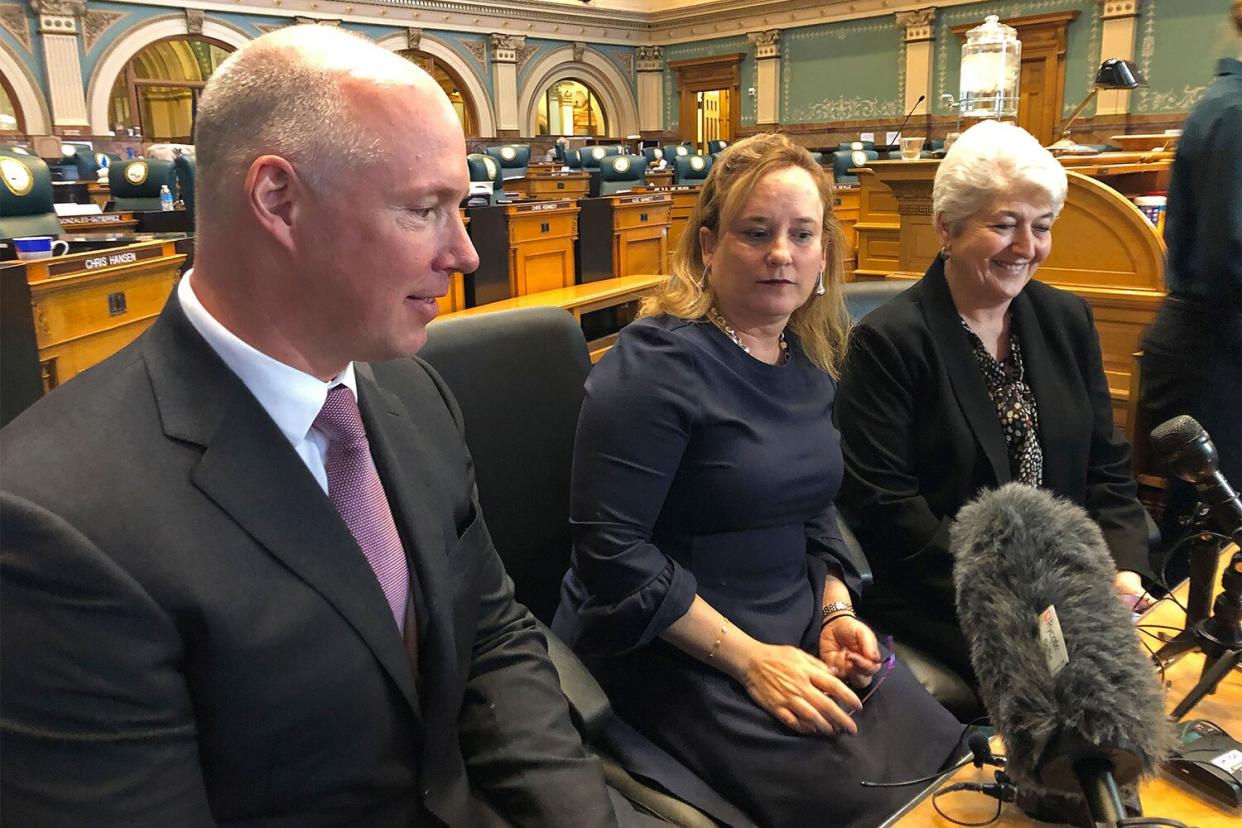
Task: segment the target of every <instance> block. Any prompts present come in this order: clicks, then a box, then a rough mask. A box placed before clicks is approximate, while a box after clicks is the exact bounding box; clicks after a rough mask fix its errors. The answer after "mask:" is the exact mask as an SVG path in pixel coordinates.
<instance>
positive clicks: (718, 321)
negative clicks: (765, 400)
mask: <svg viewBox="0 0 1242 828" xmlns="http://www.w3.org/2000/svg"><path fill="white" fill-rule="evenodd" d="M707 318H708V321H710V322H711V323H712V324H713V325H715V326H716V327H717V328H719V329H720V332H721V333H723V334H724V335H725V336H727V337H729V339H731V340H733V344H734V345H736V346H737V347H739V348H741V349H742V350H743V351H744V352H746V353H748V354H749V353H750V348H749V346H747V345H746V344H745V343H744V342H742V340H741V338H740V337H739V336H738V335H737V331H735V330H733V326H732V325H730V324H729V322H728V320H726V319H725V318H724V315H723V314H722V313H721V312H720V311H718V310H716V306H715V305H712V306H711V307H710V308H708V309H707ZM779 342H780V347H781V352H780V359H778V360H777V362H776V364H777V365H784V364H785V363H786V362H788V361H789V343H788V342H786V341H785V332H784V331H783V330H782V331H781V335H780V340H779Z"/></svg>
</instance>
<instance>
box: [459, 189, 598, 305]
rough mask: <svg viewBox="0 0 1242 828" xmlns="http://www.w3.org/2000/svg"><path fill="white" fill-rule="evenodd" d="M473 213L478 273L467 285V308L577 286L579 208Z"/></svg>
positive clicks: (497, 208)
mask: <svg viewBox="0 0 1242 828" xmlns="http://www.w3.org/2000/svg"><path fill="white" fill-rule="evenodd" d="M468 212H469V215H470V235H471V238H472V239H473V240H474V246H475V249H476V250H477V251H478V253H479V269H478V270H476V271H475V272H474V273H473V274H471V275H470V276H469V277H467V279H466V304H467V306H469V307H473V306H474V305H484V304H487V303H489V302H497V301H500V300H502V299H509V298H510V297H513V296H523V295H525V294H527V293H539V292H541V291H545V290H551V289H553V288H559V287H568V286H569V285H572V284H573V283H574V272H575V267H574V255H575V251H574V241H575V240H576V239H577V238H578V205H577V204H576V203H575V202H573V201H570V200H568V199H561V200H557V201H531V202H527V203H523V204H497V205H492V206H487V207H471V208H470V209H469V211H468Z"/></svg>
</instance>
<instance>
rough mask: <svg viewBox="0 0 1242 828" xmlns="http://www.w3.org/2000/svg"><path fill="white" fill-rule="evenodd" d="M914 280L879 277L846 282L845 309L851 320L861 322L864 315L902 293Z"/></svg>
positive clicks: (844, 286)
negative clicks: (863, 280) (864, 280)
mask: <svg viewBox="0 0 1242 828" xmlns="http://www.w3.org/2000/svg"><path fill="white" fill-rule="evenodd" d="M913 284H914V282H913V281H911V280H909V279H878V280H874V281H866V282H846V283H845V284H844V285H842V286H841V292H842V293H843V294H844V296H845V309H846V311H847V312H848V313H849V315H850V321H851V322H855V323H857V322H859V321H861V320H862V318H863V317H864V316H866V315H867V314H869V313H871V312H872V311H873V310H875V309H876V308H878V307H879V306H880V305H883V304H884V303H885V302H887V301H888V300H890V299H892V298H893V297H894V296H897V295H899V294H901V293H904V292H905V291H906V290H907V289H908V288H909V287H910V286H911V285H913Z"/></svg>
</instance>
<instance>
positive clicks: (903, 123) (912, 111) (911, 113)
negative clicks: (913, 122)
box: [889, 95, 927, 149]
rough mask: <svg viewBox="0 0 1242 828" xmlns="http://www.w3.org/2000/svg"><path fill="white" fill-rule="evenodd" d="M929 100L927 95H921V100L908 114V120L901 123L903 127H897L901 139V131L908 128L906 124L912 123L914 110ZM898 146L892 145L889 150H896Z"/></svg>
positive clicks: (916, 102) (915, 103)
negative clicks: (911, 118) (911, 117)
mask: <svg viewBox="0 0 1242 828" xmlns="http://www.w3.org/2000/svg"><path fill="white" fill-rule="evenodd" d="M926 99H927V96H926V95H919V99H918V100H917V101H915V102H914V106H912V107H910V111H909V112H907V113H906V119H905V120H904V121H902V122H901V126H899V127H897V136H898V137H901V131H902V130H904V129H905V128H906V124H908V123H910V116H911V115H913V114H914V110H916V109H918V108H919V104H921V103H922V102H923V101H925V100H926ZM896 146H897V145H896V144H892V145H890V146H889V149H894V148H895V147H896Z"/></svg>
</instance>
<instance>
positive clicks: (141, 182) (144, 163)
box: [108, 158, 177, 212]
mask: <svg viewBox="0 0 1242 828" xmlns="http://www.w3.org/2000/svg"><path fill="white" fill-rule="evenodd" d="M176 183H177V182H176V181H174V180H173V162H172V161H163V160H161V159H158V158H145V159H136V160H134V161H127V162H125V163H124V164H116V165H114V166H112V167H109V168H108V189H109V190H110V191H111V192H112V209H114V210H134V211H138V212H142V211H145V210H159V209H160V187H163V186H167V187H168V189H169V191H170V192H171V191H172V190H173V188H174V187H176Z"/></svg>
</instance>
